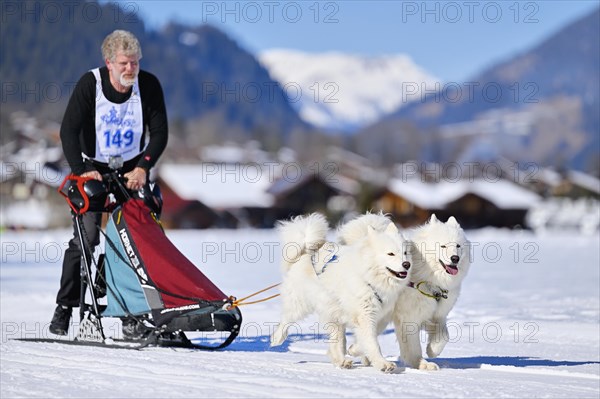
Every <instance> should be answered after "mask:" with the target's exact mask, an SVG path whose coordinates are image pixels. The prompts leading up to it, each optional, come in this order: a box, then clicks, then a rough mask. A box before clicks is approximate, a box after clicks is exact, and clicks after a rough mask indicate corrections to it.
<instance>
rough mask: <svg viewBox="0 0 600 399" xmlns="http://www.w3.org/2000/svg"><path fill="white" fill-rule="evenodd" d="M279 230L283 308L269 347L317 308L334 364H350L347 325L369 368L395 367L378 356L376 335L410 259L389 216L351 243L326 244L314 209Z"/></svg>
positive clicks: (322, 222)
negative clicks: (282, 276) (281, 240)
mask: <svg viewBox="0 0 600 399" xmlns="http://www.w3.org/2000/svg"><path fill="white" fill-rule="evenodd" d="M383 224H385V226H383ZM279 229H280V232H281V234H282V239H283V245H284V246H283V249H284V254H283V255H284V256H283V258H284V259H283V273H284V279H283V283H282V285H281V297H282V302H283V310H282V318H281V322H280V323H279V326H278V327H277V329H276V330H275V331H274V333H273V335H272V336H271V345H273V346H276V345H280V344H282V343H283V341H285V339H286V337H287V329H288V327H289V325H290V323H293V322H296V321H298V320H300V319H302V318H304V317H306V316H308V315H309V314H311V313H313V312H316V313H318V314H319V316H320V319H321V321H322V322H323V323H327V324H326V325H327V326H331V327H332V328H331V329H330V330H329V329H328V333H329V340H330V346H329V350H328V355H329V357H330V359H331V361H332V363H333V364H334V365H336V366H338V367H342V368H351V367H352V360H351V359H347V358H346V357H345V355H346V336H345V333H346V327H350V328H353V329H354V332H355V335H356V342H357V344H358V345H359V347H360V348H361V349H362V350H363V352H364V354H365V355H366V356H367V357H368V359H369V360H370V361H371V364H372V365H373V367H375V368H377V369H379V370H382V371H384V372H390V371H392V370H394V369H395V368H396V364H395V363H393V362H389V361H387V360H386V359H385V358H384V357H383V356H382V354H381V350H380V348H379V344H378V342H377V335H378V331H379V330H380V326H379V324H380V323H381V322H382V320H384V321H385V323H387V322H388V321H389V320H390V319H391V314H392V312H393V310H394V306H395V304H396V302H397V298H398V295H399V294H400V291H401V290H402V289H403V288H404V287H405V286H406V284H407V282H408V280H409V278H408V270H409V268H410V261H409V260H408V258H407V257H406V256H405V255H404V252H405V248H404V247H405V242H404V240H403V239H402V236H401V235H400V234H399V232H398V229H397V228H396V226H394V224H393V223H391V221H390V220H389V219H387V221H386V222H383V223H382V226H380V228H379V229H375V228H373V227H368V228H367V229H366V231H365V234H363V235H362V237H357V239H356V240H355V241H354V242H353V243H352V244H351V245H338V244H334V243H331V242H326V236H327V233H328V223H327V221H326V220H325V218H324V217H323V216H322V215H320V214H316V213H314V214H311V215H309V216H307V217H296V218H294V219H292V220H291V221H288V222H281V223H280V227H279Z"/></svg>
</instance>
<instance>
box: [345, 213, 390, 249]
mask: <svg viewBox="0 0 600 399" xmlns="http://www.w3.org/2000/svg"><path fill="white" fill-rule="evenodd" d="M390 223H392V220H391V219H390V218H389V217H387V216H385V215H384V214H383V213H366V214H364V215H361V216H359V217H357V218H356V219H353V220H351V221H349V222H348V223H346V224H344V225H343V226H341V227H340V228H339V229H338V241H339V242H340V244H342V245H352V244H354V243H356V242H358V241H359V240H361V239H363V238H365V237H366V236H367V232H368V227H369V226H371V227H373V228H374V229H375V230H376V231H385V229H386V228H387V227H388V226H389V224H390Z"/></svg>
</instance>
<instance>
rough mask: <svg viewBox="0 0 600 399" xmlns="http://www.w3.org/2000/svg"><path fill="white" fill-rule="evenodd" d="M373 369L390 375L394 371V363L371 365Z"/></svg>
mask: <svg viewBox="0 0 600 399" xmlns="http://www.w3.org/2000/svg"><path fill="white" fill-rule="evenodd" d="M373 367H375V368H376V369H378V370H380V371H383V372H384V373H391V372H392V371H394V370H396V363H394V362H382V363H379V364H373Z"/></svg>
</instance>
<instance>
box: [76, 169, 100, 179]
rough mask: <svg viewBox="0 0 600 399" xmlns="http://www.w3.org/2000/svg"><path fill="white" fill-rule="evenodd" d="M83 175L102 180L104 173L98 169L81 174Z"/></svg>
mask: <svg viewBox="0 0 600 399" xmlns="http://www.w3.org/2000/svg"><path fill="white" fill-rule="evenodd" d="M81 177H89V178H91V179H94V180H102V175H101V174H100V172H98V171H97V170H90V171H89V172H85V173H83V174H82V175H81Z"/></svg>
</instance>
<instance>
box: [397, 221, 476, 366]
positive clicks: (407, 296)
mask: <svg viewBox="0 0 600 399" xmlns="http://www.w3.org/2000/svg"><path fill="white" fill-rule="evenodd" d="M411 243H412V251H411V252H412V256H413V266H414V268H413V271H412V275H411V283H410V286H411V287H412V288H413V289H407V290H405V291H404V292H402V293H401V295H400V297H399V299H398V303H397V305H396V309H395V311H394V329H395V331H396V336H397V338H398V343H399V344H400V353H401V355H402V360H403V361H404V363H405V364H406V365H408V366H410V367H413V368H416V369H420V370H438V369H439V367H438V365H437V364H435V363H433V362H428V361H427V360H425V359H423V352H422V349H421V341H420V336H419V335H420V334H419V332H420V331H421V330H425V331H426V332H427V334H428V341H427V356H429V357H430V358H434V357H437V356H438V355H439V354H440V353H441V352H442V350H443V349H444V347H445V346H446V343H448V328H447V326H446V318H447V317H448V313H450V310H452V308H453V307H454V305H455V304H456V301H457V300H458V296H459V294H460V287H461V283H462V281H463V279H464V278H465V276H466V275H467V272H468V270H469V266H470V253H469V248H470V245H469V241H468V240H467V238H466V236H465V232H464V231H463V229H462V228H461V227H460V225H459V224H458V222H457V221H456V219H455V218H454V217H452V216H451V217H450V218H448V221H447V222H446V223H443V222H440V221H439V220H438V219H437V218H436V216H435V214H434V215H431V218H430V219H429V221H428V222H427V223H426V224H424V225H423V226H421V227H419V228H417V229H416V230H415V231H414V234H412V236H411Z"/></svg>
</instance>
